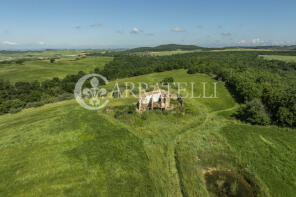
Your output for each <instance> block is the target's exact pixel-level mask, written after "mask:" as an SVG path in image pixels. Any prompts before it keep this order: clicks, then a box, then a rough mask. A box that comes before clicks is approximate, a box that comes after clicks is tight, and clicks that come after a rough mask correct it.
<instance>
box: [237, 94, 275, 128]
mask: <svg viewBox="0 0 296 197" xmlns="http://www.w3.org/2000/svg"><path fill="white" fill-rule="evenodd" d="M236 116H237V117H238V118H239V119H240V120H242V121H246V122H249V123H251V124H258V125H269V124H270V123H271V120H270V117H269V115H268V114H267V112H266V110H265V106H264V105H263V104H262V102H261V100H259V99H254V100H252V101H249V102H247V103H246V104H245V105H244V106H242V107H241V108H240V109H239V110H238V113H237V115H236Z"/></svg>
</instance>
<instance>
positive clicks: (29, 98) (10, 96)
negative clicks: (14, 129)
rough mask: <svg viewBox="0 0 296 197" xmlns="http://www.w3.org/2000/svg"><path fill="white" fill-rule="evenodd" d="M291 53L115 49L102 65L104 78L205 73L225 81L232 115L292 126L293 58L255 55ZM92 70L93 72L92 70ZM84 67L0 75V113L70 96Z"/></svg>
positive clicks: (295, 121) (295, 96)
mask: <svg viewBox="0 0 296 197" xmlns="http://www.w3.org/2000/svg"><path fill="white" fill-rule="evenodd" d="M264 54H280V55H296V52H217V53H215V52H201V53H187V54H177V55H172V56H141V57H140V56H136V55H117V56H115V57H114V59H113V61H111V62H109V63H108V64H107V65H106V66H105V67H104V69H103V70H99V69H95V70H94V71H93V72H95V73H99V74H102V75H103V76H105V77H107V79H108V80H115V79H119V78H124V77H132V76H138V75H143V74H148V73H153V72H163V71H168V70H174V69H187V70H188V71H187V72H188V73H189V74H194V73H206V74H209V75H211V76H216V78H217V79H222V80H223V81H225V83H226V86H227V87H228V88H229V90H230V92H231V93H232V95H233V96H234V97H235V98H236V99H237V101H238V102H240V103H242V104H243V105H242V107H241V108H240V109H239V110H238V113H237V117H238V118H240V119H241V120H243V121H246V122H250V123H252V124H261V125H268V124H277V125H280V126H287V127H296V80H295V77H296V64H295V63H288V62H283V61H276V60H272V61H267V60H264V59H263V58H259V57H258V55H264ZM93 72H92V73H93ZM85 74H86V73H84V72H82V71H80V72H79V73H77V74H76V75H67V76H66V77H64V78H62V79H59V78H57V77H55V78H52V79H51V80H45V81H43V82H38V81H33V82H17V83H15V84H11V83H9V82H8V81H3V80H0V113H1V114H4V113H9V112H11V113H13V112H17V111H19V110H21V109H22V108H24V107H34V106H40V105H42V104H45V103H48V102H55V101H58V100H63V99H69V98H73V96H72V94H73V90H74V87H75V84H76V82H77V81H78V79H79V78H80V77H82V76H83V75H85Z"/></svg>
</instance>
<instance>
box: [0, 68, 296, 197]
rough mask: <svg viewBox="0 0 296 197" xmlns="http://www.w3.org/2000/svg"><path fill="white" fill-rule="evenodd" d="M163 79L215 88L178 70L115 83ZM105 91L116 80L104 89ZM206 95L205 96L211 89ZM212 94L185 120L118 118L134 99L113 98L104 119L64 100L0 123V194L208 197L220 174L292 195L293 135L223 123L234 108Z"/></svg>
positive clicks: (223, 94) (222, 91)
mask: <svg viewBox="0 0 296 197" xmlns="http://www.w3.org/2000/svg"><path fill="white" fill-rule="evenodd" d="M168 76H170V77H173V78H174V79H175V81H180V82H192V81H193V82H196V83H197V82H207V84H208V85H209V84H211V83H213V82H216V81H215V80H213V79H211V78H210V77H208V76H207V75H203V74H194V75H188V74H186V71H185V70H175V71H169V72H162V73H153V74H149V75H143V76H137V77H132V78H128V79H122V80H119V81H118V82H119V83H121V82H124V81H132V82H160V81H161V80H162V79H163V78H165V77H168ZM112 87H114V82H111V83H110V84H109V85H108V86H107V88H112ZM196 88H198V87H196ZM200 88H201V86H200V87H199V91H201V89H200ZM208 88H209V89H207V90H209V92H207V94H210V93H211V92H212V86H208ZM185 93H186V92H183V93H182V94H183V95H184V94H185ZM187 93H189V94H190V91H188V92H187ZM217 96H218V98H216V99H202V98H200V99H185V104H186V110H187V113H185V114H184V115H182V114H180V113H173V112H160V111H150V112H145V113H142V114H138V113H119V114H118V113H117V111H118V110H119V109H120V108H121V107H124V106H125V105H130V104H132V103H133V102H135V101H136V100H137V99H136V98H128V99H111V102H110V104H109V105H108V112H107V111H106V110H105V111H104V110H103V111H97V112H93V111H86V110H84V109H82V108H80V107H79V106H78V105H77V104H76V103H75V101H66V102H61V103H56V104H50V105H46V106H43V107H40V108H36V109H26V110H24V111H23V112H20V113H18V114H9V115H4V116H1V117H0V152H1V153H3V154H2V155H3V156H2V155H1V158H0V172H1V173H0V195H1V196H2V195H3V196H32V195H41V196H42V195H44V196H48V195H52V196H81V195H85V196H91V195H93V196H174V197H175V196H215V194H214V193H212V192H211V191H210V190H208V186H207V183H206V181H205V177H204V174H205V172H207V171H209V170H213V169H221V170H231V171H232V172H234V173H237V174H241V175H243V176H244V177H245V178H247V179H248V180H250V181H251V182H252V183H256V187H255V186H254V188H255V190H256V192H257V194H258V196H269V194H270V195H271V196H280V195H279V194H280V192H282V193H285V196H287V197H289V196H291V197H292V196H293V195H294V193H295V186H294V185H293V184H295V174H294V173H293V172H292V171H293V170H294V164H295V154H294V153H295V152H294V151H295V145H294V141H295V140H294V138H293V136H292V135H293V134H295V131H291V133H289V134H287V133H283V134H282V132H285V131H284V130H279V131H278V132H274V130H270V131H269V129H268V128H265V127H257V126H250V125H245V124H241V123H239V122H237V121H236V120H233V119H232V118H231V116H230V115H231V113H232V112H234V111H235V109H236V108H237V104H236V103H235V102H234V100H233V99H232V97H231V96H230V94H229V92H228V91H227V89H226V88H225V87H224V83H222V82H218V84H217ZM269 132H270V133H269ZM279 135H280V136H279ZM260 136H262V137H263V138H262V137H261V138H260ZM294 136H295V135H294ZM257 137H259V138H257ZM262 139H264V140H263V141H262ZM260 140H261V141H260ZM266 142H269V143H266ZM270 143H272V144H273V145H274V146H275V147H279V148H280V149H279V150H274V149H272V148H270V146H271V145H270ZM287 150H288V151H290V152H288V151H287ZM256 151H257V152H256ZM264 154H266V155H264ZM259 155H263V156H261V157H259ZM284 156H285V158H284ZM266 159H268V163H270V166H271V169H268V170H271V171H272V173H270V174H269V175H267V173H268V172H267V169H266V168H267V162H266ZM282 172H283V173H282ZM288 174H289V175H290V177H288ZM274 176H278V177H279V178H273V177H274ZM279 183H281V184H279ZM1 192H2V193H1Z"/></svg>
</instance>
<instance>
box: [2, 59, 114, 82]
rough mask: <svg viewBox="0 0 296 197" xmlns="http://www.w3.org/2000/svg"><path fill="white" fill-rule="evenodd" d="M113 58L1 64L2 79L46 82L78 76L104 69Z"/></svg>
mask: <svg viewBox="0 0 296 197" xmlns="http://www.w3.org/2000/svg"><path fill="white" fill-rule="evenodd" d="M111 60H112V57H98V56H94V57H84V58H80V59H78V60H76V58H75V57H67V58H61V59H57V60H56V61H55V62H54V63H50V61H49V60H32V61H25V62H24V63H23V64H16V63H12V64H0V78H1V79H4V80H9V81H11V82H17V81H34V80H38V81H44V80H46V79H52V78H53V77H60V78H62V77H64V76H66V75H67V74H77V72H79V71H85V72H90V71H93V70H94V68H96V67H98V68H103V67H104V66H105V64H106V63H108V62H109V61H111Z"/></svg>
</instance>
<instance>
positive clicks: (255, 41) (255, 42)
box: [236, 38, 269, 45]
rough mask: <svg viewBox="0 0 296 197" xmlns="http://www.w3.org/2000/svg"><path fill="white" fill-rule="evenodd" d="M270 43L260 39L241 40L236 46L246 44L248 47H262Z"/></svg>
mask: <svg viewBox="0 0 296 197" xmlns="http://www.w3.org/2000/svg"><path fill="white" fill-rule="evenodd" d="M267 43H269V42H267V41H265V40H261V39H260V38H254V39H252V40H240V41H237V42H236V44H246V45H261V44H267Z"/></svg>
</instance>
